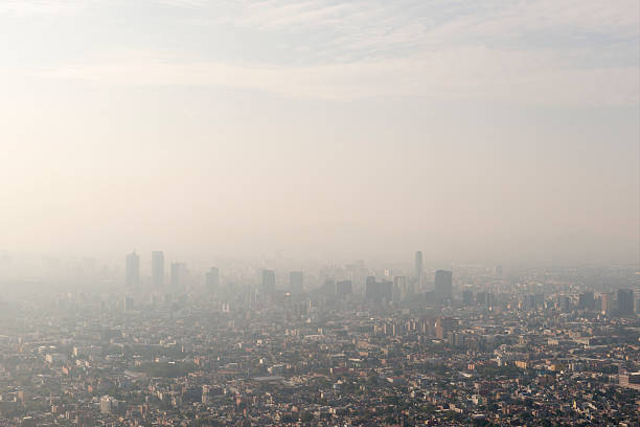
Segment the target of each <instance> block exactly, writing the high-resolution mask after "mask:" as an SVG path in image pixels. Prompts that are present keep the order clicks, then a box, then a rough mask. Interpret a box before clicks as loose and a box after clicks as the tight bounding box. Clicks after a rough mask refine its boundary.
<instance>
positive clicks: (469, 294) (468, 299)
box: [462, 289, 473, 306]
mask: <svg viewBox="0 0 640 427" xmlns="http://www.w3.org/2000/svg"><path fill="white" fill-rule="evenodd" d="M462 303H463V304H464V305H466V306H470V305H473V291H471V290H469V289H465V290H464V291H462Z"/></svg>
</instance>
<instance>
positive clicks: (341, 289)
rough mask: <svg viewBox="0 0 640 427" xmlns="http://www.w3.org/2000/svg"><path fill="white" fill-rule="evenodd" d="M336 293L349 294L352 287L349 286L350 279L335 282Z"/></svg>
mask: <svg viewBox="0 0 640 427" xmlns="http://www.w3.org/2000/svg"><path fill="white" fill-rule="evenodd" d="M336 293H337V294H338V295H351V294H352V293H353V288H352V286H351V280H341V281H339V282H337V283H336Z"/></svg>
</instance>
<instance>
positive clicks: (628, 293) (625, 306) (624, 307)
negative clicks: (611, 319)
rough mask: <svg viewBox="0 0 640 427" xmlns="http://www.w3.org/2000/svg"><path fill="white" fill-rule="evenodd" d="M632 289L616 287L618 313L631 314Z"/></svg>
mask: <svg viewBox="0 0 640 427" xmlns="http://www.w3.org/2000/svg"><path fill="white" fill-rule="evenodd" d="M633 303H634V301H633V290H631V289H618V313H619V314H621V315H623V316H627V315H632V314H633Z"/></svg>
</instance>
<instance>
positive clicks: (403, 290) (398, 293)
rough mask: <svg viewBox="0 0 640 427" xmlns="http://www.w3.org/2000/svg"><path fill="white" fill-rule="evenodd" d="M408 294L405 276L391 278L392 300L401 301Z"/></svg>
mask: <svg viewBox="0 0 640 427" xmlns="http://www.w3.org/2000/svg"><path fill="white" fill-rule="evenodd" d="M408 296H409V288H408V286H407V278H406V277H405V276H396V277H394V278H393V301H394V302H401V301H404V300H406V299H407V297H408Z"/></svg>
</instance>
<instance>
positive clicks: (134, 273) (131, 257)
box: [125, 251, 140, 288]
mask: <svg viewBox="0 0 640 427" xmlns="http://www.w3.org/2000/svg"><path fill="white" fill-rule="evenodd" d="M125 264H126V266H125V284H126V285H127V287H128V288H136V287H138V285H140V256H139V255H138V254H137V253H136V251H133V252H131V253H130V254H127V257H126V263H125Z"/></svg>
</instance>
